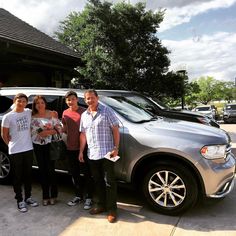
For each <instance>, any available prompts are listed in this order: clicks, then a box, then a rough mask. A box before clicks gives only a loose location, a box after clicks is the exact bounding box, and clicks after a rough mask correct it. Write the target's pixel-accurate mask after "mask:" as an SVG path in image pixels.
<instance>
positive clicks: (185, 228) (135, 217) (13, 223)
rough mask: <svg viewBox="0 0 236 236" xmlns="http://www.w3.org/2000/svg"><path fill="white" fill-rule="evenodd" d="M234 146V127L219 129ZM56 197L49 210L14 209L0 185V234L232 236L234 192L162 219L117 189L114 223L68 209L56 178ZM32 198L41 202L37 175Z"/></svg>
mask: <svg viewBox="0 0 236 236" xmlns="http://www.w3.org/2000/svg"><path fill="white" fill-rule="evenodd" d="M222 128H223V129H225V130H227V131H228V132H229V133H230V135H231V137H232V139H233V142H234V143H235V144H236V125H222ZM59 186H60V188H59V192H60V195H59V198H58V203H57V204H56V205H54V206H46V207H45V206H42V205H40V206H38V207H36V208H32V207H31V208H29V211H28V212H27V213H20V212H18V211H17V209H16V203H15V200H14V199H13V196H14V194H13V190H12V187H11V186H8V185H1V186H0V199H1V201H0V219H1V220H0V236H15V235H17V236H32V235H33V236H57V235H60V236H118V235H119V236H126V235H127V236H129V235H132V236H189V235H191V236H205V235H207V236H209V235H212V236H213V235H214V236H236V216H235V215H236V204H235V203H236V188H234V190H233V192H232V193H231V194H230V195H229V196H227V197H226V198H225V199H223V200H221V201H218V202H214V203H208V204H204V205H203V204H199V205H197V206H196V207H195V208H193V209H191V210H189V211H188V212H186V213H185V214H183V215H181V216H175V217H171V216H165V215H160V214H157V213H155V212H153V211H151V210H150V209H149V208H148V207H147V206H145V205H143V201H142V199H141V198H140V196H139V195H138V193H137V192H134V191H130V190H127V189H124V188H119V192H118V214H119V218H118V221H117V223H115V224H110V223H108V221H107V219H106V214H101V215H97V216H91V215H90V214H89V213H88V211H85V210H83V206H82V205H79V206H75V207H69V206H67V205H66V202H67V200H69V199H70V198H71V197H72V196H73V188H72V185H71V182H70V180H69V179H68V177H65V176H61V175H60V176H59ZM33 197H34V198H37V199H38V200H40V199H41V188H40V186H39V184H38V181H37V176H36V177H35V181H34V184H33Z"/></svg>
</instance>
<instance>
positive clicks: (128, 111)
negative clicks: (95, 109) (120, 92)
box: [100, 96, 155, 123]
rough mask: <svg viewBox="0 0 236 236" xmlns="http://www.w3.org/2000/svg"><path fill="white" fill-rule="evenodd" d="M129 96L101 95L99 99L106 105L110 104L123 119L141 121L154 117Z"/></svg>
mask: <svg viewBox="0 0 236 236" xmlns="http://www.w3.org/2000/svg"><path fill="white" fill-rule="evenodd" d="M129 98H130V97H123V96H112V97H103V96H100V100H101V101H102V102H103V103H105V104H106V105H108V106H110V107H111V108H112V109H114V110H115V111H116V112H117V113H119V114H120V115H121V116H123V117H124V118H125V119H127V120H129V121H131V122H134V123H143V122H148V121H150V120H153V119H155V116H154V115H152V114H151V113H149V112H148V111H146V110H145V109H144V108H143V107H141V106H139V105H138V104H136V103H134V102H132V101H131V100H130V99H129Z"/></svg>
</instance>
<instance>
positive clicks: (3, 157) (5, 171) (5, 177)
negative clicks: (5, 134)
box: [0, 151, 11, 184]
mask: <svg viewBox="0 0 236 236" xmlns="http://www.w3.org/2000/svg"><path fill="white" fill-rule="evenodd" d="M10 176H11V161H10V158H9V156H8V155H7V154H6V153H4V152H2V151H0V184H4V183H8V182H9V180H10Z"/></svg>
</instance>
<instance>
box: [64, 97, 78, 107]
mask: <svg viewBox="0 0 236 236" xmlns="http://www.w3.org/2000/svg"><path fill="white" fill-rule="evenodd" d="M66 104H67V106H68V107H69V108H70V109H72V110H73V109H77V108H78V98H77V97H76V96H75V95H70V96H69V97H67V98H66Z"/></svg>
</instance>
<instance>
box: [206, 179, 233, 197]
mask: <svg viewBox="0 0 236 236" xmlns="http://www.w3.org/2000/svg"><path fill="white" fill-rule="evenodd" d="M233 188H234V178H233V179H232V180H231V181H229V182H227V183H226V184H225V185H224V187H223V189H222V190H221V191H219V192H217V193H216V194H211V195H209V197H211V198H223V197H225V196H226V195H228V194H229V193H230V192H231V191H232V190H233Z"/></svg>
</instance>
